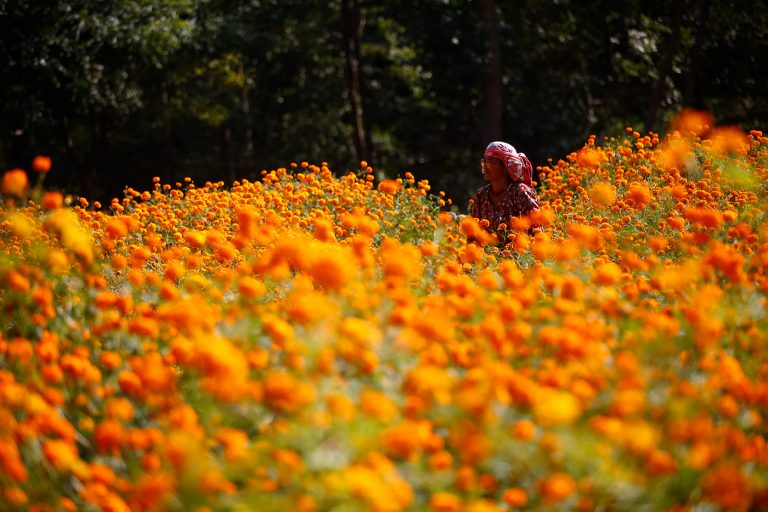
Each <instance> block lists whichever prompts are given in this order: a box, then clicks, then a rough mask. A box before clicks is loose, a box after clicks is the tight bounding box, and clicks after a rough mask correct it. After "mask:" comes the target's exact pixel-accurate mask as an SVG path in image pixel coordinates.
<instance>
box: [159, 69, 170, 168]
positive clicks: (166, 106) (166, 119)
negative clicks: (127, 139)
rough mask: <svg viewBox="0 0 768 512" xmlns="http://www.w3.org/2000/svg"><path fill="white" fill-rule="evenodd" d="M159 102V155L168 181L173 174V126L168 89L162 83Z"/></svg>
mask: <svg viewBox="0 0 768 512" xmlns="http://www.w3.org/2000/svg"><path fill="white" fill-rule="evenodd" d="M160 100H161V102H162V105H163V138H164V142H163V148H162V153H161V154H162V158H163V172H165V173H166V176H167V177H169V179H170V177H171V176H173V172H172V171H171V169H172V167H173V126H172V124H171V106H170V100H169V96H168V87H167V85H166V84H165V83H163V85H162V89H161V91H160Z"/></svg>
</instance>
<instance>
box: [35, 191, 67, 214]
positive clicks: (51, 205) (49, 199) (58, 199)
mask: <svg viewBox="0 0 768 512" xmlns="http://www.w3.org/2000/svg"><path fill="white" fill-rule="evenodd" d="M40 204H41V205H42V206H43V208H45V209H46V210H55V209H56V208H61V207H62V205H63V204H64V196H63V195H61V192H46V193H45V194H43V198H42V200H41V201H40Z"/></svg>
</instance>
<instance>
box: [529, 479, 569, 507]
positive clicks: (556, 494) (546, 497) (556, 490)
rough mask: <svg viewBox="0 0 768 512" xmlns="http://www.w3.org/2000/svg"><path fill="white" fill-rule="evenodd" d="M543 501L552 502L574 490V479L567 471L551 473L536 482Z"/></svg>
mask: <svg viewBox="0 0 768 512" xmlns="http://www.w3.org/2000/svg"><path fill="white" fill-rule="evenodd" d="M537 486H538V488H539V492H541V496H542V499H543V501H544V503H547V504H554V503H558V502H561V501H563V500H565V499H566V498H568V497H570V496H571V495H573V493H575V492H576V481H575V480H574V479H573V477H572V476H571V475H569V474H567V473H553V474H551V475H550V476H548V477H546V478H544V479H543V480H540V481H539V482H538V483H537Z"/></svg>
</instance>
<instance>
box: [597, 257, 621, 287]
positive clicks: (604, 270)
mask: <svg viewBox="0 0 768 512" xmlns="http://www.w3.org/2000/svg"><path fill="white" fill-rule="evenodd" d="M620 279H621V268H620V267H619V266H618V265H617V264H615V263H613V262H610V261H609V262H607V263H602V264H600V265H599V266H598V267H597V272H596V274H595V281H596V282H597V283H599V284H602V285H612V284H616V283H618V282H619V280H620Z"/></svg>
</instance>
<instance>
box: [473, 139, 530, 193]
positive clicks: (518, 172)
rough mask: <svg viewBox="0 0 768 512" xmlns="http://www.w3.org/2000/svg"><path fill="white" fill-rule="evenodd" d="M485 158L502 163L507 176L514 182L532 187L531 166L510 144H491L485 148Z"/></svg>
mask: <svg viewBox="0 0 768 512" xmlns="http://www.w3.org/2000/svg"><path fill="white" fill-rule="evenodd" d="M485 157H486V158H488V157H491V158H498V159H499V160H501V161H502V162H504V167H505V168H506V169H507V174H508V175H509V177H510V178H512V180H514V181H522V182H523V183H525V184H526V185H528V186H529V187H532V186H533V183H532V181H531V177H532V175H533V166H532V165H531V162H530V160H528V157H527V156H525V153H518V152H517V150H515V148H514V146H512V144H507V143H506V142H499V141H496V142H491V143H490V144H488V147H487V148H485Z"/></svg>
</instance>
